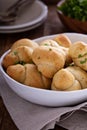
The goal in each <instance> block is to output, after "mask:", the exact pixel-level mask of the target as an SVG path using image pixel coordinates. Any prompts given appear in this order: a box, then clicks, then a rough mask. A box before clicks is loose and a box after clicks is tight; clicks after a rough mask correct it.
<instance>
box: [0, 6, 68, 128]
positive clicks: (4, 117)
mask: <svg viewBox="0 0 87 130" xmlns="http://www.w3.org/2000/svg"><path fill="white" fill-rule="evenodd" d="M47 6H48V17H47V19H46V21H45V22H44V23H43V24H42V25H41V26H39V27H37V28H35V29H33V30H31V31H26V32H21V33H15V34H0V56H1V55H2V54H3V53H4V52H5V51H6V50H8V49H9V48H10V47H11V45H12V44H13V42H14V41H16V40H18V39H21V38H30V39H35V38H39V37H41V36H46V35H52V34H58V33H63V32H69V31H70V30H68V29H67V28H66V27H64V26H63V25H62V23H61V21H60V20H59V18H58V16H57V13H56V4H54V5H53V4H52V5H51V4H50V5H49V4H48V5H47ZM0 130H18V128H17V127H16V126H15V124H14V123H13V121H12V119H11V117H10V115H9V113H8V111H7V110H6V107H5V106H4V103H3V100H2V98H1V97H0ZM54 130H66V129H64V128H61V127H59V126H56V127H55V129H54Z"/></svg>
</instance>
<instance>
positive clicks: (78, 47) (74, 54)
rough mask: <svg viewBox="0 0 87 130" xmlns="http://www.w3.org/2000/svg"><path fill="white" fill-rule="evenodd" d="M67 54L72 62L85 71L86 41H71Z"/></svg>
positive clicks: (86, 61) (86, 59) (86, 68)
mask: <svg viewBox="0 0 87 130" xmlns="http://www.w3.org/2000/svg"><path fill="white" fill-rule="evenodd" d="M69 54H70V56H71V58H72V60H73V62H74V63H75V64H76V65H77V66H79V67H81V68H82V69H84V70H86V71H87V44H86V43H84V42H82V41H78V42H75V43H73V44H72V45H71V47H70V48H69Z"/></svg>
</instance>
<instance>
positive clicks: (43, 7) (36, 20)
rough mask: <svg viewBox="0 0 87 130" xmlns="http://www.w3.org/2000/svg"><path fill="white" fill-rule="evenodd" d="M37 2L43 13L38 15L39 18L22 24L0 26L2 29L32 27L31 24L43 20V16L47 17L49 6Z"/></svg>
mask: <svg viewBox="0 0 87 130" xmlns="http://www.w3.org/2000/svg"><path fill="white" fill-rule="evenodd" d="M35 4H37V5H38V6H39V7H41V9H42V12H41V15H40V16H38V18H37V19H35V20H33V21H31V22H27V23H24V24H22V25H12V26H11V25H10V26H8V25H7V26H0V29H1V30H2V31H6V30H10V29H12V31H14V29H20V28H24V27H30V26H33V25H35V24H38V23H39V22H41V21H42V20H43V18H45V17H46V16H47V14H48V7H47V6H46V5H45V4H44V3H43V2H41V1H38V0H36V1H35Z"/></svg>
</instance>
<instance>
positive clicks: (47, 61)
mask: <svg viewBox="0 0 87 130" xmlns="http://www.w3.org/2000/svg"><path fill="white" fill-rule="evenodd" d="M65 59H66V58H65V53H64V52H63V51H62V50H61V49H56V48H55V47H51V46H40V47H37V48H36V49H34V51H33V53H32V60H33V62H34V63H35V64H36V66H37V67H38V70H39V71H40V72H41V73H42V74H43V75H44V76H46V77H47V78H52V77H53V75H54V74H55V73H56V72H57V71H58V70H60V69H61V68H63V67H64V64H65Z"/></svg>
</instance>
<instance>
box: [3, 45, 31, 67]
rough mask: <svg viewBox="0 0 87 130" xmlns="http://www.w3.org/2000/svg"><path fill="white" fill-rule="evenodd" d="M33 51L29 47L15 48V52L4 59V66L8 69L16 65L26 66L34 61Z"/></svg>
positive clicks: (11, 52)
mask: <svg viewBox="0 0 87 130" xmlns="http://www.w3.org/2000/svg"><path fill="white" fill-rule="evenodd" d="M32 52H33V49H32V48H30V47H27V46H20V47H17V48H15V49H14V50H13V51H10V52H9V53H8V54H7V55H6V56H5V57H4V59H3V66H4V68H7V67H8V66H10V65H14V64H18V63H21V64H25V63H29V62H31V61H32V59H31V55H32Z"/></svg>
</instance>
